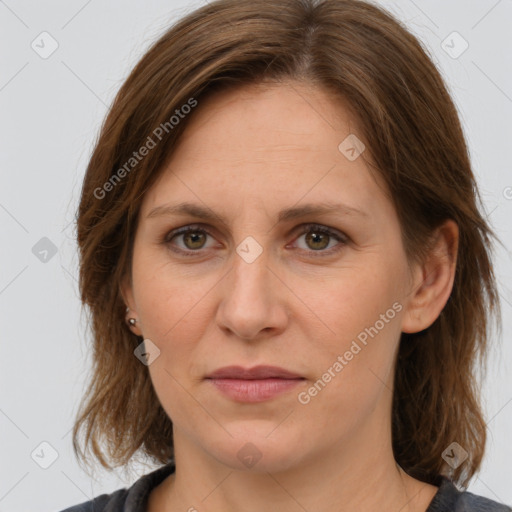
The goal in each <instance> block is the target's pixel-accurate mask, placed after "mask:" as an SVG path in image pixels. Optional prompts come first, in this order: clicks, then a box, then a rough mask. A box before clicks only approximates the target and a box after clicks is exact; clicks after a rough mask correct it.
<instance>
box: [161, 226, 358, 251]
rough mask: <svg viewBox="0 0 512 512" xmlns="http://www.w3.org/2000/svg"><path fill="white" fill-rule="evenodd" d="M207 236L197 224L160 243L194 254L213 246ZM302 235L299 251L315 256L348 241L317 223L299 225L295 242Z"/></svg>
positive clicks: (171, 233)
mask: <svg viewBox="0 0 512 512" xmlns="http://www.w3.org/2000/svg"><path fill="white" fill-rule="evenodd" d="M208 237H211V238H213V235H211V234H210V233H209V231H208V230H206V229H205V228H203V227H201V226H199V225H191V226H184V227H182V228H179V229H175V230H173V231H171V232H169V233H168V234H167V235H165V236H164V239H163V240H162V243H163V244H164V245H166V246H168V247H169V249H171V250H172V251H174V252H177V253H180V254H182V255H184V256H196V255H197V254H199V253H200V251H201V250H202V249H211V248H213V247H214V246H215V245H214V244H211V245H210V246H207V245H206V244H207V240H208ZM302 237H304V242H305V247H304V246H302V247H301V246H300V245H299V247H298V248H299V249H300V250H301V251H305V252H308V253H314V254H313V256H315V257H316V256H329V255H331V254H333V253H335V252H337V251H339V250H341V249H342V248H343V246H344V245H346V243H347V242H348V241H349V239H348V237H347V236H346V235H344V234H342V233H341V232H338V231H335V230H333V229H330V228H328V227H326V226H322V225H318V224H306V225H304V226H301V232H300V233H299V236H298V237H297V238H296V239H295V243H296V241H297V240H300V239H301V238H302ZM333 242H338V243H333Z"/></svg>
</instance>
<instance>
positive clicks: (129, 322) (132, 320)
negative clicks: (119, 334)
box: [126, 308, 137, 327]
mask: <svg viewBox="0 0 512 512" xmlns="http://www.w3.org/2000/svg"><path fill="white" fill-rule="evenodd" d="M129 312H130V308H126V313H129ZM126 323H127V324H128V325H130V326H131V327H135V324H136V323H137V320H136V319H135V318H128V319H127V320H126Z"/></svg>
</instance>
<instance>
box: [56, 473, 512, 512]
mask: <svg viewBox="0 0 512 512" xmlns="http://www.w3.org/2000/svg"><path fill="white" fill-rule="evenodd" d="M174 471H175V466H174V463H169V464H167V465H165V466H162V467H160V468H158V469H156V470H154V471H152V472H151V473H148V474H147V475H144V476H142V477H141V478H139V479H138V480H137V481H136V482H135V483H134V484H133V485H132V486H131V487H130V488H128V489H126V488H124V489H119V490H117V491H115V492H113V493H111V494H102V495H101V496H97V497H96V498H94V499H93V500H90V501H86V502H84V503H80V504H79V505H75V506H73V507H71V508H67V509H66V510H63V511H62V512H146V504H147V501H148V497H149V494H150V492H151V491H152V490H153V489H154V488H155V487H156V486H157V485H158V484H160V482H162V481H163V480H164V479H165V478H166V477H167V476H169V475H170V474H171V473H173V472H174ZM436 485H437V486H438V487H439V490H438V491H437V493H436V494H435V496H434V498H433V499H432V501H431V502H430V505H429V506H428V508H427V510H426V511H425V512H512V508H510V507H507V506H506V505H501V504H499V503H497V502H496V501H492V500H490V499H488V498H484V497H482V496H477V495H475V494H472V493H470V492H467V491H459V490H458V489H457V488H456V487H455V485H454V484H453V483H452V482H451V481H450V480H449V479H448V478H446V477H444V476H439V477H438V481H437V482H436Z"/></svg>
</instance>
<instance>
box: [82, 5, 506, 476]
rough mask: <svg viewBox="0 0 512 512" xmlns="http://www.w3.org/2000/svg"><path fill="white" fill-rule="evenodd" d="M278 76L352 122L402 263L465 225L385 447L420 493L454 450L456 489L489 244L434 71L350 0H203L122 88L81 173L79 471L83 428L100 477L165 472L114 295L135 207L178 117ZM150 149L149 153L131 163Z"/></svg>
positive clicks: (159, 421) (167, 433) (488, 300)
mask: <svg viewBox="0 0 512 512" xmlns="http://www.w3.org/2000/svg"><path fill="white" fill-rule="evenodd" d="M282 79H292V80H300V81H302V82H304V83H310V84H313V85H316V86H318V87H323V88H324V89H325V90H328V91H329V92H332V93H333V94H339V95H341V96H342V97H344V98H345V99H346V100H347V101H348V103H349V105H350V106H351V107H352V108H353V110H354V112H356V113H357V117H358V121H359V123H360V126H361V134H360V135H361V137H360V138H361V139H363V140H364V141H365V143H366V144H367V147H368V148H369V150H370V154H371V156H372V158H373V160H374V161H375V162H376V163H377V171H378V172H379V173H380V175H381V176H382V177H383V178H384V180H385V183H386V184H387V187H388V189H389V193H390V195H391V197H392V200H393V202H394V204H395V207H396V210H397V213H398V216H399V219H400V224H401V228H402V234H403V241H404V247H405V249H406V251H407V255H408V257H409V260H410V261H412V260H419V261H421V259H422V258H423V257H424V256H425V254H426V251H427V250H428V243H427V242H428V240H429V235H431V234H432V232H433V230H434V229H435V228H436V227H437V226H439V225H440V224H441V222H442V221H443V220H445V219H448V218H451V219H453V220H455V222H456V223H457V225H458V226H459V233H460V240H459V254H458V261H457V267H456V274H455V280H454V285H453V289H452V293H451V296H450V298H449V300H448V302H447V304H446V306H445V307H444V309H443V311H442V312H441V314H440V315H439V317H438V318H437V319H436V321H435V322H434V323H433V324H432V325H431V326H430V327H429V328H428V329H425V330H423V331H421V332H418V333H414V334H405V333H402V336H401V341H400V346H399V353H398V358H397V365H396V374H395V389H394V399H393V410H392V436H393V449H394V455H395V459H396V461H397V462H398V464H400V466H401V467H402V468H403V469H404V470H405V471H406V472H407V473H409V474H410V475H411V476H413V477H415V478H418V479H420V480H422V481H425V482H429V483H434V481H435V479H436V477H437V475H439V474H448V470H449V467H447V466H446V465H445V464H444V463H443V458H442V452H443V451H444V450H445V449H446V448H447V447H448V446H449V445H450V444H451V443H452V442H453V441H456V442H457V443H459V444H460V445H461V446H462V447H463V448H464V449H465V450H466V451H467V452H468V453H469V459H468V460H467V461H466V462H465V463H464V464H462V465H461V466H459V467H458V468H456V469H455V470H454V471H452V472H451V473H450V474H448V476H451V478H452V479H453V481H454V482H456V483H458V484H460V485H466V484H467V482H468V481H469V479H470V478H471V477H472V476H473V475H474V473H475V472H476V471H477V470H478V468H479V467H480V463H481V460H482V457H483V453H484V447H485V439H486V425H485V422H484V419H483V415H482V411H481V407H480V398H479V393H478V391H479V390H478V387H477V381H476V374H475V371H476V370H477V369H478V368H480V369H481V370H482V369H484V365H483V362H484V356H485V354H486V350H487V340H488V338H489V336H490V332H489V325H490V322H489V318H490V314H491V313H496V317H497V318H498V319H499V315H498V314H497V313H499V309H500V307H499V300H498V293H497V288H496V283H495V278H494V274H493V269H492V266H491V260H490V249H489V246H490V241H491V237H492V238H495V239H497V238H496V236H495V234H494V233H493V231H492V230H491V228H490V227H489V225H488V224H487V222H486V220H485V219H484V218H483V216H482V215H481V213H480V211H481V210H480V208H481V204H482V203H481V198H480V196H479V193H478V190H477V187H476V182H475V178H474V175H473V172H472V169H471V164H470V161H469V155H468V149H467V146H466V142H465V138H464V135H463V131H462V128H461V125H460V121H459V118H458V115H457V111H456V108H455V106H454V104H453V102H452V100H451V98H450V95H449V93H448V92H447V89H446V86H445V84H444V83H443V79H442V78H441V76H440V73H439V72H438V70H437V69H436V68H435V66H434V64H433V63H432V61H431V60H430V58H429V57H428V55H427V53H426V51H425V50H424V49H423V48H422V46H421V44H420V43H419V42H418V40H417V39H416V38H415V37H414V36H413V35H411V34H410V33H409V32H408V31H407V30H406V28H404V27H403V26H402V25H401V23H400V22H398V21H397V20H396V19H394V18H393V17H392V16H391V15H390V14H388V13H386V12H385V11H384V10H383V9H381V8H378V7H376V6H373V5H371V4H369V3H366V2H363V1H357V0H324V1H322V0H318V1H315V0H285V1H283V0H218V1H214V2H210V3H208V5H206V6H204V7H202V8H200V9H198V10H196V11H194V12H192V13H190V14H188V15H187V16H186V17H185V18H183V19H181V20H180V21H178V22H177V23H176V24H175V25H173V26H172V27H171V28H170V29H169V30H167V31H166V32H165V33H164V34H163V36H161V38H160V39H159V40H158V41H156V43H154V44H153V46H152V47H151V48H150V49H149V50H148V51H147V53H146V54H145V55H144V57H143V58H142V59H141V60H140V62H139V63H138V64H137V65H136V67H135V68H134V69H133V71H132V72H131V74H130V75H129V77H128V78H127V80H126V81H125V83H124V84H123V86H122V87H121V89H120V91H119V93H118V94H117V96H116V98H115V100H114V102H113V105H112V107H111V109H110V111H109V113H108V115H107V117H106V119H105V122H104V124H103V126H102V129H101V133H100V136H99V139H98V141H97V143H96V146H95V149H94V152H93V154H92V157H91V159H90V162H89V165H88V167H87V171H86V176H85V179H84V183H83V189H82V195H81V200H80V205H79V210H78V218H77V234H78V244H79V248H80V290H81V298H82V301H83V303H84V304H86V305H87V306H88V307H89V309H90V316H91V324H92V325H91V327H92V331H93V355H92V356H93V375H92V378H91V380H90V383H89V386H88V389H87V392H86V394H85V395H84V397H83V399H82V402H81V404H80V411H79V414H78V416H77V419H76V423H75V425H74V429H73V447H74V450H75V454H77V455H78V458H79V461H80V460H82V461H85V462H87V460H86V455H85V453H84V452H82V450H81V448H80V441H79V433H80V432H81V429H82V428H84V427H85V439H84V440H83V441H84V444H85V446H86V447H88V446H89V445H90V446H91V447H92V451H93V453H94V456H95V457H96V458H97V459H98V460H99V461H100V462H101V464H102V466H104V467H105V468H107V469H112V467H111V466H110V464H109V461H110V462H113V463H114V465H117V466H119V465H125V464H127V463H128V461H129V460H130V459H131V458H132V456H133V455H134V454H135V453H136V452H137V453H141V454H145V455H146V456H149V458H150V459H151V460H152V461H153V462H158V463H168V462H169V461H171V460H172V457H173V441H172V423H171V421H170V419H169V418H168V416H167V414H166V413H165V411H164V410H163V408H162V407H161V405H160V403H159V401H158V399H157V397H156V394H155V392H154V390H153V387H152V383H151V380H150V376H149V373H148V371H147V367H146V366H144V365H143V364H141V363H140V362H139V360H138V359H137V358H136V357H134V355H133V350H134V348H135V346H136V345H137V344H138V343H139V342H140V341H141V340H140V339H139V338H138V337H137V336H135V335H134V334H133V333H131V331H130V330H129V329H128V328H127V326H126V324H125V321H124V318H125V307H126V306H125V303H124V301H123V298H122V296H121V294H120V283H121V281H122V279H123V277H124V276H125V275H127V274H129V273H130V268H131V250H132V247H133V238H134V233H135V229H136V227H137V216H138V210H139V207H140V204H141V200H142V197H143V195H144V193H145V191H146V190H148V188H149V187H150V186H151V185H152V183H154V181H155V179H156V178H157V177H158V175H159V173H160V172H161V171H162V169H163V164H164V162H165V161H166V159H167V158H168V156H169V155H170V154H171V153H172V151H173V148H175V147H176V144H177V142H178V140H179V136H180V134H181V133H182V132H183V130H184V129H185V127H186V126H187V122H188V120H189V119H190V118H191V116H192V115H193V113H191V114H190V115H185V116H181V115H180V116H179V120H178V122H176V119H178V117H177V114H178V112H177V109H178V110H180V112H182V113H186V112H187V111H189V110H190V109H185V108H182V106H183V105H187V104H188V105H194V102H195V105H199V106H197V107H196V110H197V109H199V108H200V105H201V100H202V99H204V98H205V97H206V95H207V94H209V93H212V92H214V91H215V90H218V89H223V88H226V87H228V86H231V85H243V84H249V83H261V82H263V81H265V80H269V81H274V82H279V81H280V80H282ZM173 116H174V117H175V119H174V120H173V121H171V118H172V117H173ZM158 129H159V130H160V131H158ZM157 133H158V134H159V135H161V137H157V135H156V134H157ZM149 139H151V140H152V141H153V142H154V143H155V145H154V147H153V146H152V147H151V150H150V151H149V152H146V153H147V154H146V155H145V156H144V157H143V158H142V157H141V158H140V159H139V158H137V159H134V151H137V150H139V148H142V146H146V147H149V145H150V142H149ZM157 139H158V140H157ZM340 142H341V141H340ZM141 154H142V151H141ZM128 162H129V164H128V165H127V163H128ZM122 169H124V172H123V171H122ZM128 174H129V175H128ZM498 323H499V322H498ZM499 327H500V329H501V324H499ZM478 361H479V362H480V366H477V364H476V363H477V362H478ZM102 442H104V446H103V447H102V446H101V444H102ZM104 450H105V451H104ZM105 455H106V457H105Z"/></svg>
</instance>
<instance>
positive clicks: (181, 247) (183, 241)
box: [162, 226, 213, 256]
mask: <svg viewBox="0 0 512 512" xmlns="http://www.w3.org/2000/svg"><path fill="white" fill-rule="evenodd" d="M208 237H210V238H212V239H213V236H212V235H211V234H210V233H208V231H206V230H205V229H203V228H199V227H197V226H186V227H184V228H181V229H177V230H174V231H171V232H170V233H168V234H167V235H166V236H165V237H164V239H163V241H162V242H163V243H164V245H166V246H167V247H169V249H171V250H173V251H174V252H178V253H182V254H184V255H187V256H195V255H196V253H199V252H200V251H201V250H202V249H209V248H211V247H213V244H212V243H210V246H208V245H207V243H208Z"/></svg>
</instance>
